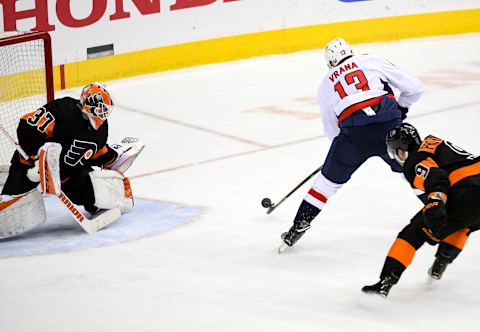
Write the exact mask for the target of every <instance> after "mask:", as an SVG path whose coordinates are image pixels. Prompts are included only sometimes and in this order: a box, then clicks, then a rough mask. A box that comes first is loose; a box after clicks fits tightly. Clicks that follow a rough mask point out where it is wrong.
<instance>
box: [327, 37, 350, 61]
mask: <svg viewBox="0 0 480 332" xmlns="http://www.w3.org/2000/svg"><path fill="white" fill-rule="evenodd" d="M352 55H353V50H352V47H351V46H350V44H349V43H347V42H346V41H345V40H344V39H342V38H335V39H334V40H332V41H330V42H329V43H328V44H327V46H326V47H325V60H326V61H327V66H328V68H333V67H336V66H338V64H339V63H340V62H341V61H342V60H344V59H345V58H347V57H350V56H352Z"/></svg>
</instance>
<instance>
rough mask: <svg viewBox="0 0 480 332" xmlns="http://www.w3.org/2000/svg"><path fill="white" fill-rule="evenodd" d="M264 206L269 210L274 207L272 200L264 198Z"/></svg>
mask: <svg viewBox="0 0 480 332" xmlns="http://www.w3.org/2000/svg"><path fill="white" fill-rule="evenodd" d="M262 206H263V207H264V208H269V207H271V206H272V201H271V200H270V198H264V199H262Z"/></svg>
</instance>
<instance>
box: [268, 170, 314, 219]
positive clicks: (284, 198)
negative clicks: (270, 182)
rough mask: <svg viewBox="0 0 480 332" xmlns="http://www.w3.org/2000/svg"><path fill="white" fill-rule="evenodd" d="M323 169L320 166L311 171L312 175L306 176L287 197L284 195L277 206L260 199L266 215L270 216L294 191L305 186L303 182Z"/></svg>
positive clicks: (269, 200) (269, 201) (270, 201)
mask: <svg viewBox="0 0 480 332" xmlns="http://www.w3.org/2000/svg"><path fill="white" fill-rule="evenodd" d="M322 168H323V165H322V166H320V167H319V168H317V169H316V170H315V171H313V173H312V174H310V175H309V176H307V177H306V178H305V179H304V180H303V181H302V182H300V183H299V184H298V185H297V186H296V187H295V188H293V189H292V191H290V192H289V193H288V194H287V195H285V197H283V198H282V199H281V200H280V201H279V202H278V203H277V204H273V203H272V200H271V199H270V198H264V199H262V206H263V207H264V208H266V209H268V210H267V214H270V213H272V211H273V210H275V209H276V208H277V207H278V206H279V205H280V204H282V203H283V202H284V201H285V200H286V199H287V198H288V197H290V196H291V195H292V194H293V193H294V192H295V191H297V190H298V188H300V187H301V186H303V185H304V184H305V182H307V181H308V180H310V179H311V178H312V177H313V176H315V174H317V173H318V172H320V171H321V170H322Z"/></svg>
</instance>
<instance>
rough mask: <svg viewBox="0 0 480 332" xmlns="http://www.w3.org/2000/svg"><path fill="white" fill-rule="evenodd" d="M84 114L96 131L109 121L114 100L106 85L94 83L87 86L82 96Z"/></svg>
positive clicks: (81, 102)
mask: <svg viewBox="0 0 480 332" xmlns="http://www.w3.org/2000/svg"><path fill="white" fill-rule="evenodd" d="M80 104H81V106H82V113H83V114H85V116H86V117H87V119H88V120H89V121H90V124H91V125H92V127H93V128H94V129H95V130H98V128H100V126H101V125H102V124H103V123H104V122H105V121H106V120H107V118H108V116H109V115H110V113H111V112H112V110H113V100H112V97H111V96H110V93H109V92H108V91H107V89H106V88H105V86H104V85H102V84H100V83H98V82H93V83H91V84H87V85H86V86H85V87H84V88H83V89H82V93H81V94H80Z"/></svg>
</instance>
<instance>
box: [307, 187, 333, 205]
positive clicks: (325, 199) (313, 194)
mask: <svg viewBox="0 0 480 332" xmlns="http://www.w3.org/2000/svg"><path fill="white" fill-rule="evenodd" d="M308 194H309V195H312V196H313V197H315V198H316V199H318V200H319V201H320V202H323V203H327V200H328V198H326V197H325V196H323V195H322V194H320V193H319V192H318V191H315V190H313V188H312V189H310V191H309V192H308Z"/></svg>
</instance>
